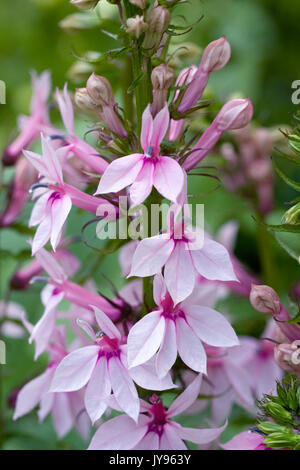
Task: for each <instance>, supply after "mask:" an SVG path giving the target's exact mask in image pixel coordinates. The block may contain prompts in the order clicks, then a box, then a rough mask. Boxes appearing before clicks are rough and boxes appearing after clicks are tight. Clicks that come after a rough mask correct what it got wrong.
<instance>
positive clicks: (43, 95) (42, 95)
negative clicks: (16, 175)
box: [3, 71, 54, 165]
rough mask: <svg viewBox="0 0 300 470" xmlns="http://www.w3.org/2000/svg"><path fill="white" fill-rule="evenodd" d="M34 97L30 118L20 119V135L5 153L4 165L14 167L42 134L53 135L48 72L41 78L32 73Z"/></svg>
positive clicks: (22, 117)
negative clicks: (48, 106) (50, 120)
mask: <svg viewBox="0 0 300 470" xmlns="http://www.w3.org/2000/svg"><path fill="white" fill-rule="evenodd" d="M31 80H32V87H33V96H32V100H31V114H30V116H21V117H20V118H19V128H20V134H19V136H18V137H17V138H16V140H15V141H14V142H12V143H11V144H10V145H9V146H8V147H6V149H5V150H4V152H3V164H4V165H14V163H15V162H16V160H17V159H18V157H19V156H20V155H21V154H22V151H23V149H25V148H28V147H30V146H31V145H32V144H33V143H34V141H35V140H36V139H38V138H39V136H40V133H41V132H43V133H45V134H48V135H49V134H51V133H53V132H54V128H53V127H52V126H51V124H50V122H49V116H48V108H47V101H48V98H49V94H50V90H51V79H50V73H49V72H48V71H45V72H43V73H42V74H41V75H40V76H38V75H37V74H36V72H32V73H31Z"/></svg>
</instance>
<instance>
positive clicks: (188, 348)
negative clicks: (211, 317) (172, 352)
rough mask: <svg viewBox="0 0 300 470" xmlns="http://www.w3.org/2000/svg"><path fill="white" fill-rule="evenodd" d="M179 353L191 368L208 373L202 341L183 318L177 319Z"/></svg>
mask: <svg viewBox="0 0 300 470" xmlns="http://www.w3.org/2000/svg"><path fill="white" fill-rule="evenodd" d="M176 336H177V349H178V354H179V356H180V357H181V359H182V360H183V362H184V363H185V364H186V365H187V366H189V367H190V368H191V369H193V370H195V371H197V372H203V374H206V353H205V350H204V348H203V346H202V343H201V341H200V340H199V338H197V336H196V335H195V333H194V332H193V330H192V328H191V327H190V326H189V325H188V324H187V322H186V321H185V320H184V319H183V318H177V320H176Z"/></svg>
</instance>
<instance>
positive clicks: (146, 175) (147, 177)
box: [129, 159, 154, 207]
mask: <svg viewBox="0 0 300 470" xmlns="http://www.w3.org/2000/svg"><path fill="white" fill-rule="evenodd" d="M153 172H154V165H153V162H152V161H151V160H150V159H149V160H144V165H143V167H142V169H141V171H140V172H139V174H138V175H137V177H136V179H135V181H134V182H133V183H132V185H131V186H130V191H129V194H130V200H131V203H132V204H131V205H132V206H134V207H135V206H138V205H139V204H142V202H144V201H145V199H146V198H147V197H148V196H149V194H150V193H151V190H152V186H153Z"/></svg>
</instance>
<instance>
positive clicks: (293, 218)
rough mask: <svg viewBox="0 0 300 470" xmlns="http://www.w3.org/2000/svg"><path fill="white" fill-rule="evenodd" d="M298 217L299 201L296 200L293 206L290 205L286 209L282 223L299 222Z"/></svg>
mask: <svg viewBox="0 0 300 470" xmlns="http://www.w3.org/2000/svg"><path fill="white" fill-rule="evenodd" d="M299 219H300V202H297V204H295V205H294V206H292V207H291V208H290V209H288V210H287V211H286V212H285V214H284V216H283V220H284V223H286V224H289V225H294V224H297V223H298V222H299Z"/></svg>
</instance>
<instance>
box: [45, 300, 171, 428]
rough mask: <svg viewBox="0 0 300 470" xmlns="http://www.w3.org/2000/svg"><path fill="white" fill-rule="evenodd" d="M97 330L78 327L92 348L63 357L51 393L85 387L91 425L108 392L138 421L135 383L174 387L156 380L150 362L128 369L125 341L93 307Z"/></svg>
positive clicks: (105, 403)
mask: <svg viewBox="0 0 300 470" xmlns="http://www.w3.org/2000/svg"><path fill="white" fill-rule="evenodd" d="M94 311H95V317H96V321H97V324H98V327H99V329H100V331H99V332H98V333H95V332H94V330H93V328H92V327H91V326H90V325H89V323H87V322H86V321H84V320H78V322H79V325H80V326H81V327H82V329H83V330H84V331H85V332H86V333H87V334H88V336H89V337H90V338H91V340H92V341H93V343H94V344H93V345H91V346H86V347H84V348H81V349H77V350H75V351H73V352H72V353H70V354H69V355H68V356H66V357H65V358H64V359H63V360H62V362H61V363H60V365H59V366H58V368H57V371H56V373H55V376H54V378H53V382H52V385H51V391H53V392H72V391H75V390H80V389H82V388H83V387H85V386H86V385H87V387H86V391H85V397H84V400H85V407H86V410H87V412H88V414H89V416H90V418H91V420H92V422H93V423H94V422H95V421H97V420H98V419H99V418H100V417H101V416H102V414H103V413H104V412H105V411H106V409H107V408H108V406H109V401H108V400H109V397H110V396H111V392H112V393H113V396H114V398H115V400H116V403H117V405H118V407H120V408H121V410H122V411H124V412H125V413H127V414H128V416H130V417H131V418H132V419H133V420H135V421H137V419H138V415H139V410H140V401H139V397H138V393H137V390H136V387H135V385H134V381H135V382H136V383H137V384H138V385H140V386H141V387H143V388H146V389H150V390H151V389H155V390H165V389H170V388H173V387H175V385H174V384H173V383H172V380H171V378H170V376H166V377H165V378H164V379H158V378H157V376H156V374H155V367H154V363H153V361H152V362H151V361H150V362H148V363H147V364H145V365H144V366H140V367H137V368H134V369H131V370H128V365H127V346H126V339H125V338H124V337H122V335H121V333H120V331H119V330H118V328H117V327H116V326H115V325H114V324H113V323H112V321H111V320H110V319H109V318H108V317H107V316H106V315H105V314H104V313H103V312H101V310H99V309H97V308H94Z"/></svg>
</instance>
